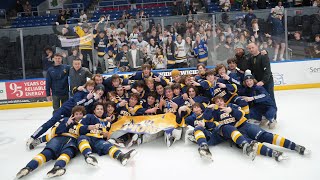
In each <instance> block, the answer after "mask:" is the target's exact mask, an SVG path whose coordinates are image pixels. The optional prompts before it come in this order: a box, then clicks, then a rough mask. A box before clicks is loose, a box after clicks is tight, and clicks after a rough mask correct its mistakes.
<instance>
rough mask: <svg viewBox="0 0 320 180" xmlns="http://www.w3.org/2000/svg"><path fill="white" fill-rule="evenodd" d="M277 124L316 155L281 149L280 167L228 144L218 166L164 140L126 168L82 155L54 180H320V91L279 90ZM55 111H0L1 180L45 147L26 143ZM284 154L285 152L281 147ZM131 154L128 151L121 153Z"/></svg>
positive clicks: (218, 149)
mask: <svg viewBox="0 0 320 180" xmlns="http://www.w3.org/2000/svg"><path fill="white" fill-rule="evenodd" d="M275 94H276V99H277V104H278V109H279V110H278V125H277V128H276V129H275V130H272V131H271V132H273V133H277V134H279V135H281V136H283V137H286V138H288V139H290V140H292V141H294V142H296V143H297V144H301V145H304V146H306V147H307V148H309V149H311V150H312V154H311V156H301V155H299V154H298V153H296V152H293V151H290V150H286V149H282V150H283V151H284V152H285V153H286V154H287V155H288V156H289V158H290V159H288V160H286V161H283V162H280V163H279V162H276V161H275V160H274V159H271V158H268V157H263V156H257V157H256V159H255V160H254V161H251V160H249V159H248V158H247V157H245V156H244V155H243V154H242V152H241V151H240V149H237V148H235V147H230V146H229V144H228V143H225V144H220V145H218V146H215V147H210V150H211V152H212V153H213V158H214V162H213V163H211V162H208V161H205V160H203V159H201V158H200V156H199V154H198V150H197V148H198V147H197V146H196V145H195V144H191V143H185V142H184V141H179V142H177V143H176V144H174V145H173V147H170V148H167V147H166V146H165V144H164V141H163V138H160V139H157V140H156V141H154V142H151V143H147V144H142V145H140V146H138V147H137V146H134V148H136V149H137V150H138V154H137V155H136V156H135V158H134V159H133V160H132V161H131V162H129V163H128V164H127V166H125V167H123V166H122V165H121V164H120V163H119V162H117V161H116V160H113V159H111V158H110V157H109V156H101V157H99V156H97V158H98V161H99V167H98V168H94V167H91V166H89V165H87V164H86V163H85V161H84V158H83V156H82V155H78V156H77V157H76V158H74V159H72V160H71V161H70V163H69V164H68V165H67V172H66V174H65V175H64V176H62V177H58V178H55V179H60V180H62V179H63V180H65V179H72V180H82V179H83V180H84V179H86V180H87V179H92V180H93V179H104V180H113V179H119V180H155V179H162V180H163V179H179V180H180V179H181V180H185V179H197V180H201V179H202V180H217V179H234V180H240V179H244V180H264V179H268V180H270V179H287V180H289V179H290V180H319V179H320V156H319V150H320V130H319V127H320V117H319V116H320V115H319V114H320V105H319V104H320V89H305V90H292V91H276V93H275ZM51 111H52V109H51V108H49V107H48V108H34V109H18V110H3V111H0V162H1V177H0V179H1V180H8V179H14V178H15V175H16V173H17V172H18V171H19V170H20V169H21V168H23V167H24V166H25V165H26V164H27V163H28V162H29V161H30V160H31V159H32V158H33V157H34V156H35V155H36V154H37V153H39V152H40V151H41V150H42V149H43V147H44V144H42V145H40V146H38V147H37V148H36V149H35V150H32V151H27V150H26V148H25V143H26V140H27V139H28V138H29V136H30V135H31V134H32V133H33V132H34V131H35V130H36V129H37V128H38V127H39V126H40V125H41V124H42V123H44V122H45V121H46V120H47V119H48V118H50V114H51ZM279 149H281V148H279ZM122 150H123V151H127V150H128V149H122ZM53 164H54V161H50V162H48V163H46V164H45V165H44V166H42V167H40V168H38V169H37V170H35V171H33V172H32V173H31V174H29V175H28V176H27V177H25V178H23V179H45V177H46V173H47V172H48V171H49V170H51V168H52V167H53Z"/></svg>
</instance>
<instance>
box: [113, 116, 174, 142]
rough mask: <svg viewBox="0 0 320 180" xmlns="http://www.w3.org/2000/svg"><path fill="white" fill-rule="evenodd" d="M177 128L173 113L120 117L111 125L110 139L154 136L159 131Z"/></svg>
mask: <svg viewBox="0 0 320 180" xmlns="http://www.w3.org/2000/svg"><path fill="white" fill-rule="evenodd" d="M176 127H178V124H177V123H176V115H174V114H173V113H166V114H159V115H150V116H122V117H121V118H119V120H118V121H117V122H115V123H114V124H112V126H111V129H110V131H109V132H110V133H111V138H118V137H120V136H122V135H123V134H126V133H134V134H156V133H158V132H160V131H163V130H167V129H172V128H176Z"/></svg>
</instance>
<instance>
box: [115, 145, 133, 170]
mask: <svg viewBox="0 0 320 180" xmlns="http://www.w3.org/2000/svg"><path fill="white" fill-rule="evenodd" d="M136 154H137V151H136V150H134V149H132V150H130V151H129V152H127V153H125V154H124V153H120V154H119V156H118V157H117V159H118V160H119V161H120V162H121V164H122V165H124V166H125V165H126V164H127V163H128V161H130V159H132V158H133V157H134V156H135V155H136Z"/></svg>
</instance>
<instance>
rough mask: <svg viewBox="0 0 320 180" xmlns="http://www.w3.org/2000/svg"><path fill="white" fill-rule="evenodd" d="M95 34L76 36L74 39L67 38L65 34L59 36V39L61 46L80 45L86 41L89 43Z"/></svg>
mask: <svg viewBox="0 0 320 180" xmlns="http://www.w3.org/2000/svg"><path fill="white" fill-rule="evenodd" d="M92 39H93V34H88V35H86V36H83V37H80V38H74V39H67V38H65V37H63V36H59V40H60V42H61V47H74V46H79V45H82V44H85V43H88V42H90V41H92Z"/></svg>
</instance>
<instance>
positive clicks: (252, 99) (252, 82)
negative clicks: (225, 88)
mask: <svg viewBox="0 0 320 180" xmlns="http://www.w3.org/2000/svg"><path fill="white" fill-rule="evenodd" d="M256 84H257V80H256V79H255V78H254V77H253V75H252V74H251V71H250V70H246V72H245V76H244V85H245V89H244V92H243V93H242V95H243V96H242V97H243V99H244V100H245V101H247V102H248V103H249V105H250V113H249V117H250V119H254V120H257V121H260V126H264V125H267V124H268V126H269V129H274V128H275V126H276V124H277V121H276V120H275V116H276V114H277V106H276V104H275V103H274V101H273V100H272V99H271V97H270V95H269V93H268V92H267V91H266V89H265V88H264V87H263V86H257V85H256ZM262 116H264V117H265V119H262Z"/></svg>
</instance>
